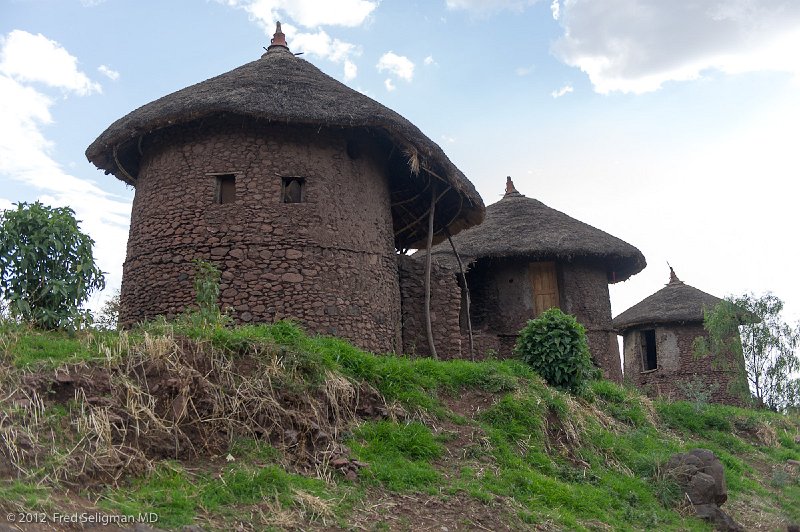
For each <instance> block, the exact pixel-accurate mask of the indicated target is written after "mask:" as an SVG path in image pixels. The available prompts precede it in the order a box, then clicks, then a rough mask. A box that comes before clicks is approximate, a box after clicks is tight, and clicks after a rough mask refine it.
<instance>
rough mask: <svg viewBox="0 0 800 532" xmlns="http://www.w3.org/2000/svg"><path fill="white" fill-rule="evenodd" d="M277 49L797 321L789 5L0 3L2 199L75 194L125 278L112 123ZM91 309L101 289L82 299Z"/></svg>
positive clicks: (719, 290)
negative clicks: (278, 43)
mask: <svg viewBox="0 0 800 532" xmlns="http://www.w3.org/2000/svg"><path fill="white" fill-rule="evenodd" d="M275 20H280V21H281V22H282V23H284V31H285V32H286V34H287V40H288V41H289V46H290V48H291V49H292V51H294V52H305V53H304V55H303V57H304V58H305V59H306V60H308V61H311V62H312V63H314V64H315V65H317V66H318V67H319V68H321V69H322V70H323V71H325V72H327V73H328V74H330V75H331V76H333V77H335V78H337V79H339V80H341V81H343V82H345V83H347V84H348V85H350V86H351V87H353V88H355V89H357V90H359V91H361V92H364V93H365V94H367V95H369V96H370V97H372V98H374V99H376V100H378V101H380V102H381V103H383V104H385V105H387V106H388V107H391V108H392V109H394V110H396V111H398V112H399V113H401V114H402V115H404V116H406V117H407V118H408V119H409V120H411V121H412V122H414V123H415V124H416V125H417V126H419V127H420V129H422V131H423V132H425V133H426V134H427V135H428V136H429V137H431V138H432V139H433V140H434V141H436V142H438V143H439V144H440V145H441V146H442V148H443V149H444V150H445V152H446V153H447V154H448V155H449V157H450V158H451V159H452V160H453V162H454V163H455V164H456V165H457V166H458V167H459V168H460V169H461V170H462V171H463V172H464V173H465V174H466V175H467V177H468V178H469V179H470V180H471V181H472V182H473V183H475V185H476V187H477V188H478V191H479V192H480V193H481V195H482V196H483V197H484V200H485V201H486V203H487V204H489V203H493V202H494V201H496V200H497V199H499V197H500V194H501V193H502V191H503V187H504V182H505V176H506V175H510V176H512V177H513V178H514V181H515V183H516V186H517V188H518V189H519V190H520V191H521V192H522V193H523V194H526V195H528V196H531V197H535V198H537V199H539V200H541V201H543V202H545V203H546V204H548V205H550V206H551V207H554V208H557V209H559V210H562V211H564V212H566V213H567V214H569V215H571V216H573V217H575V218H578V219H580V220H583V221H585V222H587V223H590V224H592V225H594V226H596V227H598V228H600V229H603V230H605V231H607V232H609V233H611V234H613V235H616V236H618V237H620V238H622V239H624V240H626V241H628V242H630V243H631V244H633V245H635V246H637V247H639V249H641V250H642V252H643V253H644V254H645V256H646V258H647V261H648V264H649V266H648V267H647V268H646V269H645V270H644V271H643V272H642V273H640V274H638V275H637V276H634V277H633V278H632V279H631V280H629V281H627V282H624V283H619V284H617V285H614V286H612V288H611V296H612V307H613V310H614V314H617V313H619V312H621V311H623V310H625V309H626V308H628V307H629V306H630V305H632V304H634V303H636V302H638V301H639V300H641V299H642V298H644V297H645V296H647V295H649V294H651V293H653V292H655V291H656V290H658V289H659V288H661V287H662V286H663V285H664V284H665V283H666V282H667V280H668V269H667V265H666V262H667V261H669V262H670V264H672V266H673V267H674V268H675V270H676V271H677V273H678V275H679V276H680V277H681V278H682V279H683V280H684V281H685V282H687V283H689V284H691V285H693V286H695V287H697V288H700V289H702V290H705V291H707V292H710V293H712V294H715V295H718V296H724V295H727V294H731V293H741V292H745V291H754V292H757V293H760V292H763V291H766V290H772V291H773V292H774V293H776V294H777V295H779V296H780V297H782V298H783V299H784V300H785V301H786V302H787V317H788V318H790V319H792V320H797V319H800V281H798V276H797V274H796V269H797V268H796V266H795V264H796V260H795V259H796V256H797V253H796V241H797V239H796V235H797V230H798V226H799V225H800V224H798V221H800V214H798V200H797V198H798V196H799V195H798V191H799V189H800V186H798V184H797V178H798V174H799V173H800V172H798V169H800V149H798V139H800V131H799V129H800V54H798V53H797V50H800V2H797V1H796V0H760V1H758V2H755V1H751V0H726V1H715V0H707V1H704V2H696V1H691V0H672V1H669V2H665V1H662V0H556V1H551V0H546V1H539V2H535V1H533V2H529V1H524V0H483V1H477V0H429V1H425V2H422V1H419V2H412V1H397V0H380V1H379V0H219V1H216V0H169V1H146V0H140V1H135V2H134V1H125V0H0V208H3V207H8V206H9V205H10V204H11V203H12V202H16V201H32V200H35V199H37V198H41V199H43V200H44V201H46V202H49V203H52V204H67V205H70V206H72V207H73V208H74V209H75V210H76V211H77V213H78V217H79V218H80V219H82V220H83V225H82V227H83V228H84V229H85V230H86V231H87V232H89V233H90V234H91V235H92V236H93V237H94V238H95V240H96V241H97V254H98V256H99V260H100V264H101V267H102V268H103V270H105V271H107V272H109V276H108V280H109V288H110V290H113V289H114V288H116V287H117V286H118V285H119V282H120V279H121V264H122V261H123V260H124V254H125V240H126V238H127V224H128V218H129V215H130V202H131V200H132V198H133V190H132V189H130V188H128V187H125V186H124V185H122V184H121V183H120V182H119V181H117V180H116V179H114V178H113V177H110V176H104V175H103V174H102V172H100V171H98V170H96V169H95V168H94V167H93V166H92V165H91V164H90V163H88V162H87V161H86V159H85V156H84V150H85V149H86V147H87V146H88V145H89V143H90V142H91V141H92V140H94V138H96V137H97V135H99V134H100V133H101V132H102V131H103V130H104V129H105V128H106V127H107V126H108V125H109V124H110V123H111V122H113V121H114V120H116V119H117V118H120V117H121V116H123V115H125V114H126V113H128V112H129V111H131V110H133V109H134V108H136V107H138V106H139V105H142V104H144V103H147V102H149V101H151V100H153V99H155V98H158V97H160V96H163V95H165V94H167V93H169V92H172V91H174V90H177V89H180V88H182V87H185V86H188V85H190V84H193V83H196V82H198V81H202V80H204V79H207V78H209V77H211V76H214V75H217V74H220V73H223V72H226V71H228V70H230V69H232V68H235V67H237V66H239V65H241V64H244V63H246V62H249V61H252V60H254V59H257V58H258V57H259V56H260V54H261V53H262V52H263V50H262V47H263V46H266V45H268V43H269V36H271V34H272V32H273V31H274V21H275ZM94 304H95V305H96V304H97V301H95V302H94Z"/></svg>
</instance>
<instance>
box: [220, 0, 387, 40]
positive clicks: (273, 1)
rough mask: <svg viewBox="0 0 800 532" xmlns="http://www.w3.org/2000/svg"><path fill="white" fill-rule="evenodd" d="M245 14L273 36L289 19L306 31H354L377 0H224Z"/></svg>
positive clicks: (366, 17) (372, 9) (376, 4)
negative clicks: (325, 28) (334, 28)
mask: <svg viewBox="0 0 800 532" xmlns="http://www.w3.org/2000/svg"><path fill="white" fill-rule="evenodd" d="M223 1H224V3H226V4H227V5H229V6H231V7H238V8H241V9H244V10H245V11H247V12H248V13H249V14H250V16H251V17H252V18H253V19H254V20H256V21H257V22H258V23H259V24H260V25H261V26H262V27H264V29H265V30H266V31H267V32H269V33H272V32H273V31H274V30H275V22H276V21H278V20H283V19H286V18H289V19H291V20H293V21H294V22H296V23H297V24H299V25H301V26H304V27H306V28H316V27H318V26H346V27H355V26H360V25H361V24H363V23H364V22H365V21H366V20H367V19H368V18H369V16H370V14H372V12H373V11H374V10H375V8H377V7H378V3H379V2H378V0H223Z"/></svg>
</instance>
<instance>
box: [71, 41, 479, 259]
mask: <svg viewBox="0 0 800 532" xmlns="http://www.w3.org/2000/svg"><path fill="white" fill-rule="evenodd" d="M279 34H280V35H281V36H282V33H280V28H279V29H278V33H276V38H277V37H278V35H279ZM283 43H285V41H282V42H281V43H280V44H276V43H275V40H273V45H272V46H270V48H269V51H268V52H267V53H265V54H264V55H262V56H261V58H260V59H258V60H257V61H253V62H251V63H248V64H246V65H243V66H241V67H239V68H236V69H234V70H231V71H230V72H227V73H225V74H222V75H220V76H216V77H214V78H211V79H208V80H206V81H203V82H201V83H197V84H195V85H192V86H190V87H187V88H185V89H181V90H179V91H177V92H174V93H172V94H169V95H167V96H164V97H162V98H159V99H158V100H155V101H153V102H151V103H148V104H146V105H143V106H142V107H140V108H138V109H136V110H134V111H132V112H131V113H129V114H127V115H125V116H124V117H122V118H120V119H119V120H117V121H116V122H114V123H113V124H111V125H110V126H109V127H108V129H106V130H105V131H104V132H103V133H102V134H101V135H100V136H99V137H98V138H97V139H96V140H95V141H94V142H93V143H92V144H91V145H90V146H89V148H88V149H87V150H86V157H87V158H88V159H89V161H91V162H92V163H94V164H95V166H97V167H98V168H100V169H101V170H104V171H105V172H106V173H107V174H109V173H110V174H114V175H115V176H116V177H117V178H119V179H121V180H122V181H125V182H126V183H128V184H130V185H133V186H135V185H136V175H137V173H138V168H139V163H140V158H141V146H142V140H143V138H146V137H147V136H148V135H150V134H152V133H154V132H156V131H158V130H161V129H165V128H170V127H174V126H179V125H184V124H189V123H198V122H199V121H201V120H203V119H205V118H208V117H211V116H233V117H245V118H247V119H252V120H255V121H260V122H264V123H280V124H293V125H305V126H314V127H326V128H333V129H337V128H338V129H346V130H352V131H355V132H363V133H366V134H370V135H374V136H376V137H378V138H379V139H382V140H383V141H384V142H386V143H388V147H389V149H390V152H391V154H392V157H393V160H390V167H391V168H392V175H393V179H392V184H391V192H392V203H393V207H392V213H393V219H394V227H395V245H396V246H398V247H399V248H408V247H414V246H415V245H418V244H420V243H421V242H423V241H424V238H425V236H426V233H427V212H428V209H429V206H430V196H431V190H430V188H431V187H432V186H433V187H436V195H437V197H439V199H438V201H437V205H436V217H435V226H434V228H435V232H436V237H435V241H441V240H442V239H443V238H444V232H445V229H447V230H449V232H450V233H453V234H455V233H457V232H458V231H460V230H462V229H464V228H466V227H470V226H472V225H474V224H478V223H480V222H481V221H482V220H483V216H484V213H485V207H484V205H483V200H482V199H481V197H480V196H479V195H478V193H477V191H476V190H475V187H474V186H473V185H472V183H470V182H469V180H468V179H467V178H466V177H465V176H464V174H463V173H462V172H461V171H460V170H459V169H458V168H456V166H455V165H454V164H453V163H452V162H451V161H450V160H449V159H448V158H447V155H445V153H444V152H443V151H442V149H441V148H440V147H439V146H438V145H437V144H436V143H435V142H433V141H432V140H431V139H429V138H428V137H427V136H425V135H424V134H423V133H422V132H421V131H420V130H419V129H418V128H417V127H416V126H414V125H413V124H412V123H411V122H409V121H408V120H406V119H405V118H403V117H402V116H400V115H399V114H398V113H396V112H394V111H392V110H391V109H388V108H387V107H385V106H383V105H381V104H379V103H378V102H376V101H374V100H372V99H371V98H369V97H367V96H365V95H363V94H361V93H359V92H357V91H355V90H353V89H351V88H349V87H347V86H346V85H344V84H342V83H340V82H339V81H337V80H335V79H333V78H332V77H330V76H328V75H326V74H324V73H323V72H322V71H320V70H319V69H318V68H317V67H315V66H314V65H312V64H311V63H309V62H307V61H305V60H303V59H300V58H298V57H296V56H295V55H294V54H292V53H291V52H290V51H289V49H288V47H287V46H285V44H283ZM392 161H394V163H393V162H392Z"/></svg>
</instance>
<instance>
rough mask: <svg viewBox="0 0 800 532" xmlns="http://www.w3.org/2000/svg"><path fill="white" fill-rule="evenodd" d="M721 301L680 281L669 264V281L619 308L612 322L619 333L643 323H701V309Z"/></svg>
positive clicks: (707, 309)
mask: <svg viewBox="0 0 800 532" xmlns="http://www.w3.org/2000/svg"><path fill="white" fill-rule="evenodd" d="M721 301H722V299H720V298H718V297H716V296H712V295H711V294H707V293H705V292H703V291H702V290H698V289H697V288H695V287H693V286H689V285H688V284H686V283H684V282H682V281H681V280H680V279H678V277H677V276H676V275H675V272H674V271H672V268H670V282H669V284H667V285H666V286H665V287H664V288H662V289H661V290H659V291H658V292H656V293H655V294H653V295H651V296H648V297H646V298H645V299H643V300H642V301H640V302H639V303H637V304H635V305H634V306H632V307H631V308H629V309H628V310H626V311H625V312H622V313H621V314H620V315H619V316H617V317H616V318H614V320H613V322H612V323H613V327H614V329H615V330H616V331H618V332H620V333H622V332H624V331H625V330H627V329H630V328H633V327H637V326H644V325H656V324H668V323H671V324H684V323H702V322H703V318H704V313H705V312H706V311H710V310H712V309H713V308H714V307H716V306H717V305H718V304H719V303H720V302H721Z"/></svg>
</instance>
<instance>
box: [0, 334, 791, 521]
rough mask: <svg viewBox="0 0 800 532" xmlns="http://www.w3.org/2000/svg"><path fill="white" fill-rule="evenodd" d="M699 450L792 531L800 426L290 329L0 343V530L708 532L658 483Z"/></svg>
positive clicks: (768, 415)
mask: <svg viewBox="0 0 800 532" xmlns="http://www.w3.org/2000/svg"><path fill="white" fill-rule="evenodd" d="M697 447H701V448H706V449H710V450H712V451H713V452H714V453H715V454H716V455H717V456H718V457H719V458H720V460H721V461H722V462H723V464H724V466H725V473H726V479H727V484H728V491H729V500H728V502H727V503H726V504H725V505H724V509H725V510H726V511H727V512H728V513H729V514H730V515H731V516H732V517H733V518H734V519H736V520H737V521H738V522H740V523H741V524H743V525H744V526H745V527H746V528H747V529H748V530H778V529H785V528H786V526H787V524H788V523H793V522H794V523H796V522H799V521H800V477H799V476H798V471H797V470H796V468H795V467H794V466H793V465H792V462H791V461H793V460H800V419H798V418H797V416H796V415H795V416H787V415H780V414H777V413H773V412H769V411H756V410H748V409H740V408H733V407H727V406H720V405H709V404H703V403H702V402H699V403H688V402H675V403H670V402H662V401H655V402H651V401H650V400H648V399H647V398H645V397H643V396H642V395H640V394H639V393H638V392H636V391H635V390H632V389H629V388H626V387H621V386H618V385H616V384H613V383H610V382H607V381H594V382H592V383H591V385H590V389H589V390H588V392H587V393H586V396H585V398H581V399H576V398H574V397H573V396H571V395H568V394H565V393H563V392H560V391H558V390H555V389H552V388H550V387H548V386H547V385H545V384H544V382H543V381H542V380H541V379H540V378H539V377H538V376H537V375H536V374H535V373H533V371H532V370H531V369H530V368H529V367H528V366H526V365H524V364H523V363H521V362H518V361H513V360H504V361H491V360H490V361H485V362H468V361H460V360H457V361H436V360H431V359H413V358H407V357H399V356H383V355H375V354H371V353H366V352H363V351H361V350H359V349H356V348H354V347H353V346H351V345H350V344H348V343H346V342H344V341H342V340H339V339H335V338H326V337H308V336H306V335H305V334H304V333H303V332H302V331H301V330H300V329H299V328H297V327H296V326H295V325H293V324H291V323H285V322H281V323H277V324H275V325H269V326H268V325H263V326H249V327H239V328H225V327H222V326H218V325H208V324H205V325H204V324H203V323H195V324H192V322H191V321H190V320H184V321H180V322H178V323H174V324H168V323H163V322H162V323H154V324H151V325H149V326H147V327H144V328H142V329H138V330H135V331H132V332H101V331H88V332H80V333H75V334H73V335H68V334H66V333H59V332H40V331H35V330H31V329H28V328H25V327H21V326H18V325H14V324H8V323H6V324H4V325H2V326H0V523H2V522H3V521H2V519H3V516H5V515H6V514H8V513H15V512H21V511H28V512H31V511H36V512H42V513H43V514H45V515H47V516H49V515H52V514H53V513H55V512H59V513H61V514H69V513H71V512H99V513H100V514H103V515H121V516H127V515H139V514H147V513H150V512H152V513H153V514H157V515H158V522H157V523H151V526H155V527H158V528H162V529H174V528H180V527H182V526H185V525H190V524H193V525H198V526H200V527H202V528H203V529H205V530H217V529H219V530H223V529H227V530H251V529H255V530H263V529H286V528H294V527H298V528H303V529H317V528H319V529H345V530H347V529H367V530H384V529H391V530H420V529H435V530H445V528H446V529H447V530H458V529H487V530H503V529H514V530H518V529H540V530H612V529H613V530H709V529H710V527H709V525H707V524H706V523H705V522H703V521H701V520H699V519H697V518H696V517H694V516H693V515H692V511H691V509H690V506H689V505H688V503H687V501H685V500H683V499H682V492H681V491H680V490H679V489H678V488H677V486H676V484H675V483H674V482H673V480H672V479H671V478H670V477H669V476H668V475H665V474H664V472H663V471H662V466H663V465H664V464H665V463H666V461H667V460H668V459H669V457H670V456H671V455H673V454H674V453H677V452H682V451H685V450H688V449H692V448H697ZM48 527H52V528H58V527H57V526H53V524H52V523H50V524H39V525H33V526H32V528H33V529H37V528H38V529H47V528H48ZM442 527H445V528H442ZM0 528H2V525H1V524H0Z"/></svg>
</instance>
